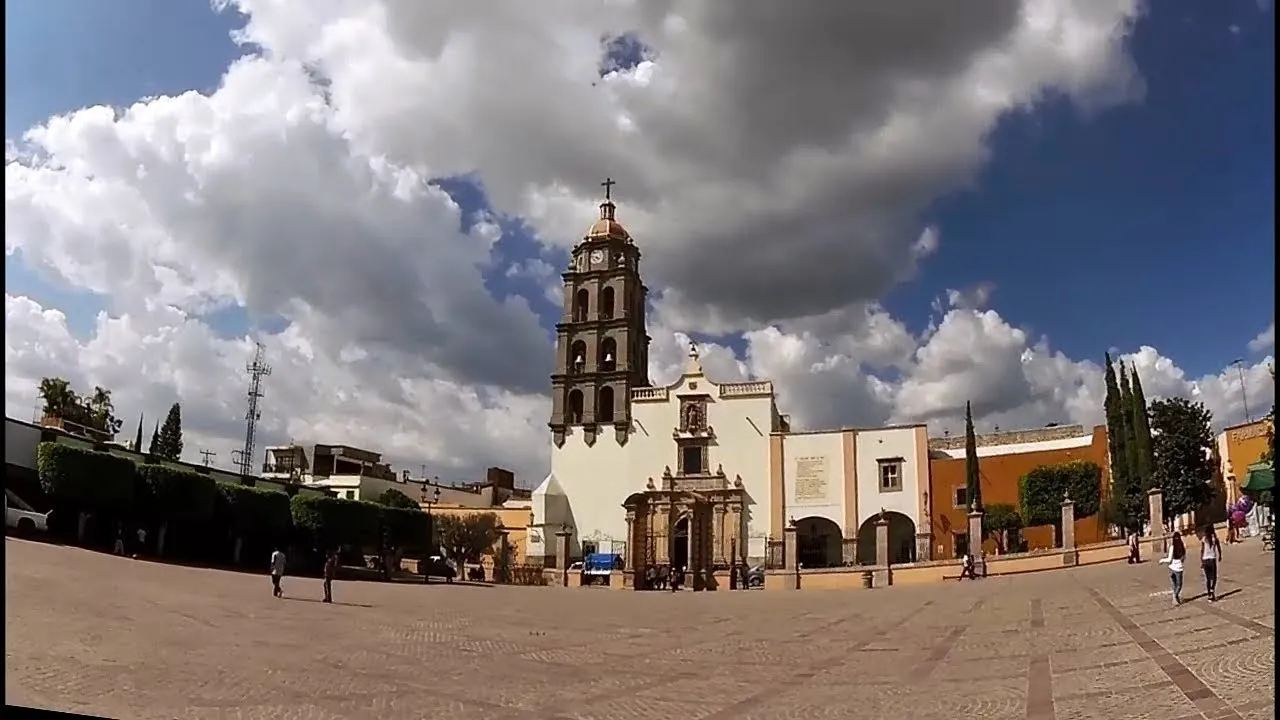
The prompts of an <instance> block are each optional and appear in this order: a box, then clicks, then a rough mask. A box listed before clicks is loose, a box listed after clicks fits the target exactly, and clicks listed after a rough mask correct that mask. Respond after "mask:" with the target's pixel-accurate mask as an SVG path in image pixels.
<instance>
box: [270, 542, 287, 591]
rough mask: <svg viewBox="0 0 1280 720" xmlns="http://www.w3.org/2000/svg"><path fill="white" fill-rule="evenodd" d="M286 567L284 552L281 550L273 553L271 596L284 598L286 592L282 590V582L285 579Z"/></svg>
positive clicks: (277, 549)
mask: <svg viewBox="0 0 1280 720" xmlns="http://www.w3.org/2000/svg"><path fill="white" fill-rule="evenodd" d="M284 565H285V557H284V552H282V551H281V550H280V548H276V549H275V550H273V551H271V594H272V595H274V596H275V597H284V590H282V589H281V588H280V580H281V579H282V578H284Z"/></svg>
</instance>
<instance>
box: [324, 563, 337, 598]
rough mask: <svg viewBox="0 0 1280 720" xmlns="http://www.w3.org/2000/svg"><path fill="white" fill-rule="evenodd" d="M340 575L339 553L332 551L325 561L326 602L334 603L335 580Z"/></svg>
mask: <svg viewBox="0 0 1280 720" xmlns="http://www.w3.org/2000/svg"><path fill="white" fill-rule="evenodd" d="M337 574H338V553H337V552H336V551H331V552H330V553H329V557H327V558H325V559H324V601H325V602H327V603H331V602H333V578H334V576H335V575H337Z"/></svg>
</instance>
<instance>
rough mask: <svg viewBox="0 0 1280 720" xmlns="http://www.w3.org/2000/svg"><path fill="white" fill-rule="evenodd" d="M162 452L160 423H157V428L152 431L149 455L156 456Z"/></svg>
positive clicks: (148, 448)
mask: <svg viewBox="0 0 1280 720" xmlns="http://www.w3.org/2000/svg"><path fill="white" fill-rule="evenodd" d="M159 452H160V421H159V420H157V421H156V427H155V429H154V430H152V431H151V445H150V446H148V447H147V454H148V455H156V454H157V453H159Z"/></svg>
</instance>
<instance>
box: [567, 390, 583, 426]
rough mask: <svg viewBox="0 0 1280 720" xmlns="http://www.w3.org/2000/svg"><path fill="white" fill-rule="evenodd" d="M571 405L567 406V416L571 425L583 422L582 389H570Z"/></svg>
mask: <svg viewBox="0 0 1280 720" xmlns="http://www.w3.org/2000/svg"><path fill="white" fill-rule="evenodd" d="M568 405H569V407H568V408H567V412H566V415H567V417H566V418H565V419H566V420H568V421H569V424H570V425H581V424H582V391H581V390H578V389H573V390H570V391H569V403H568Z"/></svg>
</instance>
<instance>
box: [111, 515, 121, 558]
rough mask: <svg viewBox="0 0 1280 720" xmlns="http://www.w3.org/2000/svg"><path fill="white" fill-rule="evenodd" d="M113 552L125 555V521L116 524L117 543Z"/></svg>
mask: <svg viewBox="0 0 1280 720" xmlns="http://www.w3.org/2000/svg"><path fill="white" fill-rule="evenodd" d="M111 552H112V553H113V554H115V555H119V556H120V557H124V523H117V524H116V543H115V547H113V548H112V549H111Z"/></svg>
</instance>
